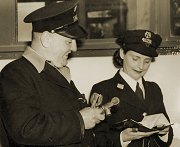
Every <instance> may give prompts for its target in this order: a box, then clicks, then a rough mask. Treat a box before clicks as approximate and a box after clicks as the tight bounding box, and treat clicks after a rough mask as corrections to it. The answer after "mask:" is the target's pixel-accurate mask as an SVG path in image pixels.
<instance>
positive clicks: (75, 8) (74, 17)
mask: <svg viewBox="0 0 180 147" xmlns="http://www.w3.org/2000/svg"><path fill="white" fill-rule="evenodd" d="M76 10H77V6H75V7H74V13H73V14H74V16H73V21H74V22H76V21H77V20H78V16H77V12H76Z"/></svg>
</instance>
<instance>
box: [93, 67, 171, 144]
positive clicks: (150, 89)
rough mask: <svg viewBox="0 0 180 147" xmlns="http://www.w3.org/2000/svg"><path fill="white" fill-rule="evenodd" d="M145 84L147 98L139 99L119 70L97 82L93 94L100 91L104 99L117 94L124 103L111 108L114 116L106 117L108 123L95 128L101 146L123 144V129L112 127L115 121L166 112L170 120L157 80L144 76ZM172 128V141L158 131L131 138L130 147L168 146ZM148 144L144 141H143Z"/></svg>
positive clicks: (106, 99) (140, 118)
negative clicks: (153, 80)
mask: <svg viewBox="0 0 180 147" xmlns="http://www.w3.org/2000/svg"><path fill="white" fill-rule="evenodd" d="M143 85H144V88H145V102H142V101H140V100H139V99H138V97H137V95H136V94H135V92H134V91H133V90H132V89H131V87H130V86H129V85H128V84H127V83H126V81H125V80H124V79H123V78H122V77H121V76H120V74H119V71H118V72H117V73H116V75H115V76H114V77H113V78H111V79H108V80H105V81H102V82H100V83H97V84H95V85H94V86H93V88H92V91H91V94H92V93H94V92H96V93H99V94H102V95H103V102H102V104H104V103H107V102H109V101H110V100H111V99H112V98H113V97H118V98H119V99H120V103H119V104H118V105H117V106H114V107H113V108H112V109H111V112H112V114H111V116H109V117H107V118H106V121H105V122H104V123H101V124H99V125H97V126H96V128H95V135H96V140H97V141H96V144H97V147H121V143H120V137H119V134H120V131H117V130H112V129H111V126H112V124H114V123H117V122H119V121H122V120H125V119H134V120H135V121H141V120H142V119H143V114H144V113H147V114H149V115H150V114H156V113H163V114H164V115H165V116H166V118H167V119H168V120H169V118H168V115H167V113H166V110H165V107H164V103H163V96H162V92H161V90H160V88H159V86H158V85H157V84H156V83H154V82H148V81H145V80H144V79H143ZM172 137H173V133H172V128H171V129H170V131H169V139H168V142H167V143H165V142H163V141H162V140H160V138H159V137H158V136H157V135H153V136H151V137H149V138H146V139H139V140H134V141H131V143H130V144H129V145H128V147H142V146H144V147H147V146H148V145H147V144H149V145H150V147H159V146H160V147H167V146H169V145H170V144H171V142H172ZM143 144H144V145H143Z"/></svg>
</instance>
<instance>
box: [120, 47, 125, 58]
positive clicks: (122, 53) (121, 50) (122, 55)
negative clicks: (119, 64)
mask: <svg viewBox="0 0 180 147" xmlns="http://www.w3.org/2000/svg"><path fill="white" fill-rule="evenodd" d="M119 54H120V55H119V56H120V57H121V59H124V50H123V49H122V48H120V51H119Z"/></svg>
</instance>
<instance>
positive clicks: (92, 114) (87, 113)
mask: <svg viewBox="0 0 180 147" xmlns="http://www.w3.org/2000/svg"><path fill="white" fill-rule="evenodd" d="M79 112H80V114H81V116H82V118H83V120H84V125H85V129H91V128H93V127H94V126H95V125H96V124H98V123H100V122H101V121H102V120H104V119H105V113H104V111H103V109H101V108H91V107H86V108H84V109H82V110H80V111H79Z"/></svg>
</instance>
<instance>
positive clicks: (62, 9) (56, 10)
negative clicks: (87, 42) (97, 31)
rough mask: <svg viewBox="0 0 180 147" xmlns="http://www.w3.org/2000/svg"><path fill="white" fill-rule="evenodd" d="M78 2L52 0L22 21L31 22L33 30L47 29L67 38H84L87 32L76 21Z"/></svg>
mask: <svg viewBox="0 0 180 147" xmlns="http://www.w3.org/2000/svg"><path fill="white" fill-rule="evenodd" d="M78 2H79V0H65V1H56V2H52V3H51V4H49V5H46V6H44V7H42V8H39V9H37V10H35V11H33V12H32V13H30V14H29V15H27V16H26V17H25V18H24V22H25V23H32V27H33V32H44V31H49V32H52V33H54V32H55V33H58V34H60V35H62V36H65V37H68V38H73V39H77V38H84V37H86V36H87V32H86V30H85V29H84V28H83V27H82V26H80V25H79V23H78V16H77V5H78Z"/></svg>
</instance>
